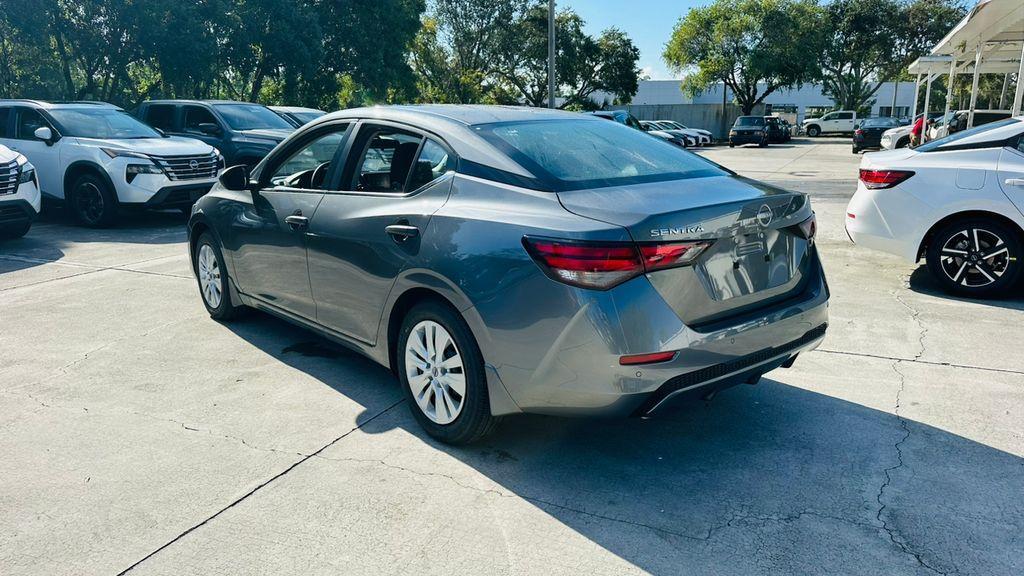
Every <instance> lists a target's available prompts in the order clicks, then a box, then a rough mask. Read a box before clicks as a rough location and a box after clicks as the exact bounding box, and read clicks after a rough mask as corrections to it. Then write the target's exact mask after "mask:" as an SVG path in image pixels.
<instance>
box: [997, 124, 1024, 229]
mask: <svg viewBox="0 0 1024 576" xmlns="http://www.w3.org/2000/svg"><path fill="white" fill-rule="evenodd" d="M996 177H997V179H998V180H999V185H1000V186H1001V187H1002V189H1003V192H1004V193H1006V196H1007V198H1009V199H1010V202H1013V204H1014V206H1016V207H1017V210H1020V211H1021V213H1024V135H1021V136H1018V137H1017V142H1016V143H1015V144H1014V145H1012V146H1007V147H1004V148H1003V149H1002V150H1000V151H999V166H998V168H997V170H996Z"/></svg>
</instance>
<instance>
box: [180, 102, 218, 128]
mask: <svg viewBox="0 0 1024 576" xmlns="http://www.w3.org/2000/svg"><path fill="white" fill-rule="evenodd" d="M200 124H217V125H218V126H219V125H220V123H219V122H217V117H216V116H214V115H213V112H210V111H209V110H207V109H206V108H203V107H202V106H185V132H195V133H196V134H202V132H203V131H202V130H200V129H199V125H200Z"/></svg>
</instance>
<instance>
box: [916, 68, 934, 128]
mask: <svg viewBox="0 0 1024 576" xmlns="http://www.w3.org/2000/svg"><path fill="white" fill-rule="evenodd" d="M931 95H932V75H931V74H928V81H927V82H925V85H924V116H922V117H921V141H920V142H918V144H924V143H925V141H927V140H928V101H929V100H930V98H931Z"/></svg>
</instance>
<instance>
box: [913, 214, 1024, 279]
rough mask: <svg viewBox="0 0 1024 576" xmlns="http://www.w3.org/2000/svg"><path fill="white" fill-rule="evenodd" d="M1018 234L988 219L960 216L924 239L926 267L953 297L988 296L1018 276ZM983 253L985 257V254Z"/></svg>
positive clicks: (1020, 253)
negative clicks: (926, 240)
mask: <svg viewBox="0 0 1024 576" xmlns="http://www.w3.org/2000/svg"><path fill="white" fill-rule="evenodd" d="M1021 246H1022V244H1021V239H1020V234H1019V232H1018V231H1017V230H1014V229H1011V228H1010V227H1008V226H1006V225H1004V224H1003V223H1001V222H999V221H997V220H995V219H992V218H964V219H962V220H957V221H954V222H951V223H949V224H947V225H946V226H943V227H942V228H941V229H939V230H938V231H936V232H935V234H933V235H932V237H931V239H930V240H929V242H928V250H927V253H926V254H925V259H926V261H927V263H928V270H929V272H931V274H932V276H933V277H934V278H935V279H936V280H937V281H938V282H939V284H940V285H941V286H942V288H943V289H944V290H945V291H947V292H949V293H951V294H955V295H957V296H967V297H970V298H991V297H995V296H1001V295H1003V294H1005V293H1006V292H1007V291H1009V290H1010V289H1011V288H1013V287H1015V286H1016V285H1017V284H1018V282H1019V281H1020V277H1021V266H1022V261H1021V259H1022V258H1024V250H1022V248H1021ZM986 256H987V257H986Z"/></svg>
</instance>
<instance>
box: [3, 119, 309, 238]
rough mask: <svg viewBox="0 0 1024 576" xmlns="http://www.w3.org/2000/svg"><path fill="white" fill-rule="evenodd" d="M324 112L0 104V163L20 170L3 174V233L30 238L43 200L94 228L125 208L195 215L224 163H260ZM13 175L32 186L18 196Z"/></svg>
mask: <svg viewBox="0 0 1024 576" xmlns="http://www.w3.org/2000/svg"><path fill="white" fill-rule="evenodd" d="M322 114H323V112H322V111H319V110H313V109H309V108H284V107H282V108H279V109H278V110H276V111H272V110H270V109H268V108H266V107H265V106H261V105H259V104H251V103H246V102H229V101H207V100H154V101H149V102H143V103H142V104H141V105H140V106H139V108H138V110H137V111H136V113H135V115H134V116H133V115H131V114H128V113H127V112H125V111H124V110H122V109H121V108H118V107H117V106H113V105H111V104H105V103H102V102H53V103H51V102H43V101H39V100H0V146H2V147H3V148H4V149H5V150H4V152H3V158H4V159H3V160H0V163H2V166H3V167H5V168H6V167H7V166H8V165H9V164H10V163H11V162H14V160H12V159H11V158H16V159H18V160H17V165H18V166H20V167H21V168H17V169H13V168H12V169H11V174H14V176H10V174H4V173H0V190H5V191H0V200H2V202H3V208H2V210H0V224H2V230H0V235H4V236H20V235H23V234H24V233H25V232H27V231H28V229H29V226H30V225H31V221H32V220H34V218H35V215H36V214H38V213H39V210H40V200H39V197H44V198H46V199H50V200H56V201H59V202H62V203H63V204H64V205H65V207H67V209H68V210H69V211H70V213H71V214H72V215H73V216H74V217H75V219H76V220H77V221H78V222H79V223H80V224H82V225H85V226H92V227H103V226H109V225H111V224H113V223H114V221H115V220H116V218H117V216H118V213H119V212H120V211H121V210H123V209H130V208H140V209H148V208H155V209H166V208H175V209H179V210H181V211H183V212H186V213H188V212H189V211H190V210H191V206H192V204H193V203H194V202H195V201H196V200H197V199H198V198H199V197H200V196H202V195H203V194H206V193H207V192H208V191H209V190H210V188H211V187H212V186H213V183H214V182H215V181H216V178H217V175H218V174H219V172H220V170H221V169H223V168H224V167H225V166H226V165H233V164H244V165H246V166H249V167H253V166H255V165H256V164H257V163H258V162H259V161H260V160H261V159H262V158H263V157H264V156H266V155H267V154H268V153H269V152H270V151H271V150H272V149H273V148H274V147H275V146H277V145H278V144H279V143H280V142H281V141H283V140H284V139H285V138H286V137H287V136H288V135H289V134H291V133H292V132H293V131H294V130H295V128H296V127H298V126H301V125H302V124H305V123H306V122H308V121H310V120H312V119H315V118H316V117H318V116H320V115H322ZM12 155H13V156H12ZM8 157H11V158H8ZM25 166H28V167H29V168H24V167H25ZM30 175H31V178H30V177H29V176H30ZM15 177H16V178H17V179H29V180H32V182H29V181H24V182H21V181H20V180H19V187H18V189H17V190H15V189H10V190H8V189H7V187H6V185H7V184H9V182H8V180H10V179H11V178H15ZM33 182H34V183H33ZM21 187H24V188H25V192H24V193H25V194H27V195H29V196H31V199H28V200H26V198H27V197H23V194H22V191H21ZM30 187H34V188H35V190H34V191H32V190H29V188H30ZM12 190H13V191H12ZM23 200H24V201H23Z"/></svg>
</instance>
